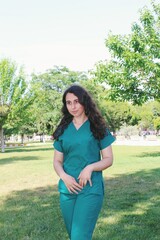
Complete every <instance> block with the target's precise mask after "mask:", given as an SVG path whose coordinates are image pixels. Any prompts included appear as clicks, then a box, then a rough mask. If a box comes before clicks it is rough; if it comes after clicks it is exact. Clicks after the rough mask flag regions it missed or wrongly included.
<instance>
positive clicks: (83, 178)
mask: <svg viewBox="0 0 160 240" xmlns="http://www.w3.org/2000/svg"><path fill="white" fill-rule="evenodd" d="M91 176H92V169H91V166H90V165H88V166H86V167H85V168H84V169H83V170H82V171H81V172H80V174H79V176H78V180H79V184H80V185H81V186H82V187H85V186H86V184H87V182H89V184H90V186H91V187H92V181H91Z"/></svg>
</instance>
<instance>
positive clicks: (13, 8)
mask: <svg viewBox="0 0 160 240" xmlns="http://www.w3.org/2000/svg"><path fill="white" fill-rule="evenodd" d="M150 3H151V1H150V0H27V1H26V0H5V1H4V0H0V59H2V58H10V59H11V60H13V61H15V62H16V63H17V64H18V65H20V66H22V65H23V66H24V69H25V72H26V73H27V74H31V73H32V72H35V73H43V72H45V71H46V70H47V69H50V68H53V67H54V66H66V67H68V68H69V69H70V70H73V71H88V70H90V69H92V68H93V67H94V65H95V64H96V63H97V62H99V61H103V60H106V59H109V52H108V50H107V48H106V46H105V39H106V38H107V34H108V33H109V31H111V32H112V33H113V34H129V33H130V31H131V25H132V24H133V22H138V21H139V16H140V14H139V11H140V9H142V8H143V7H144V6H147V7H149V8H151V7H150V6H151V5H150Z"/></svg>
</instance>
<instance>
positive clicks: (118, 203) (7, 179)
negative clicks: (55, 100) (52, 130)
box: [0, 143, 160, 240]
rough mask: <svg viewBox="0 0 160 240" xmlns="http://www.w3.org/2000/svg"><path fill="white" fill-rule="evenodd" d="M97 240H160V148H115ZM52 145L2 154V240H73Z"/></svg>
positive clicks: (0, 163) (0, 162)
mask: <svg viewBox="0 0 160 240" xmlns="http://www.w3.org/2000/svg"><path fill="white" fill-rule="evenodd" d="M113 152H114V164H113V166H112V167H111V168H109V169H107V170H105V171H104V180H105V199H104V204H103V209H102V211H101V214H100V217H99V219H98V223H97V227H96V230H95V232H94V236H93V240H158V239H160V147H148V146H147V147H135V146H117V145H113ZM52 158H53V148H52V143H46V144H34V145H31V146H26V147H21V148H20V147H19V148H16V149H7V150H6V153H3V154H2V153H0V239H1V240H68V237H67V234H66V230H65V227H64V224H63V220H62V218H61V213H60V209H59V195H58V192H57V181H58V177H57V176H56V174H55V173H54V171H53V167H52Z"/></svg>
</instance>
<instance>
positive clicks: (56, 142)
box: [53, 139, 63, 152]
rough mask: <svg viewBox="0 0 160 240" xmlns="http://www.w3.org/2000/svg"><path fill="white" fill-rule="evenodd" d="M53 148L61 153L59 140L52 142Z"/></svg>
mask: <svg viewBox="0 0 160 240" xmlns="http://www.w3.org/2000/svg"><path fill="white" fill-rule="evenodd" d="M53 146H54V148H55V149H56V150H57V151H59V152H63V148H62V142H61V141H60V140H59V139H57V140H55V141H54V143H53Z"/></svg>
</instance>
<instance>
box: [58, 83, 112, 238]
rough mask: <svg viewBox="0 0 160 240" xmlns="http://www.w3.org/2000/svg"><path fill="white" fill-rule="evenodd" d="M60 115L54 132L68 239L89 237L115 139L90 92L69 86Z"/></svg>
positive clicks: (77, 86) (101, 200) (97, 212)
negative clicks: (104, 171)
mask: <svg viewBox="0 0 160 240" xmlns="http://www.w3.org/2000/svg"><path fill="white" fill-rule="evenodd" d="M62 101H63V107H62V113H63V117H62V119H61V122H60V124H59V125H58V127H57V128H56V130H55V132H54V133H53V137H54V140H55V142H54V148H55V151H54V169H55V171H56V173H57V174H58V176H59V177H60V181H59V184H58V189H59V192H60V207H61V210H62V215H63V218H64V222H65V225H66V228H67V232H68V234H69V237H70V239H71V240H91V239H92V234H93V231H94V228H95V224H96V222H97V218H98V215H99V212H100V210H101V207H102V202H103V196H104V186H103V178H102V170H104V169H106V168H108V167H110V166H111V165H112V161H113V154H112V148H111V143H112V142H114V140H115V138H114V137H113V136H112V135H111V133H110V132H109V131H108V130H107V128H106V123H105V121H104V119H103V117H102V116H101V114H100V112H99V111H98V109H97V108H96V105H95V103H94V102H93V100H92V98H91V96H90V95H89V93H88V92H87V91H86V90H85V89H84V88H82V87H81V86H79V85H72V86H71V87H69V88H68V89H67V90H66V91H65V92H64V94H63V99H62Z"/></svg>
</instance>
